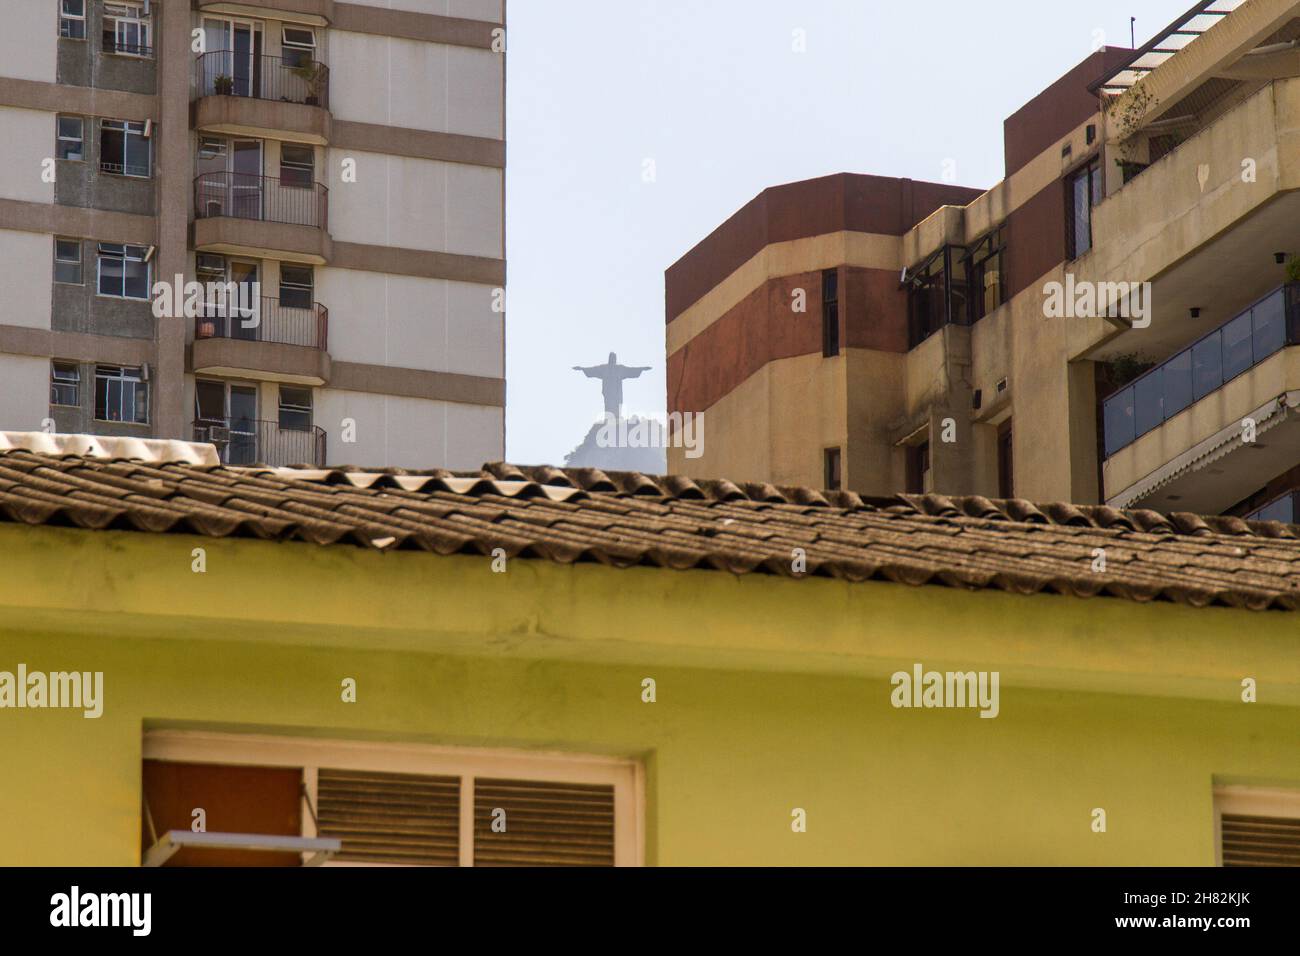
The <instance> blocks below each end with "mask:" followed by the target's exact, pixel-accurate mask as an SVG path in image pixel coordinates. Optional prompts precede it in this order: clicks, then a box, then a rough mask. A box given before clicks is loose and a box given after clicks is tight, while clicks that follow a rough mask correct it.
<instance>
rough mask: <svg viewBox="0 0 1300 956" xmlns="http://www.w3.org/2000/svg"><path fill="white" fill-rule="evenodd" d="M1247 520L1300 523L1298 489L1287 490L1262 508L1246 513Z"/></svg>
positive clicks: (1299, 495) (1299, 492)
mask: <svg viewBox="0 0 1300 956" xmlns="http://www.w3.org/2000/svg"><path fill="white" fill-rule="evenodd" d="M1246 520H1247V521H1281V522H1282V523H1283V524H1300V491H1288V492H1287V493H1286V494H1284V495H1283V496H1282V497H1280V498H1274V499H1273V500H1272V501H1270V502H1269V503H1268V504H1266V505H1264V507H1262V508H1256V509H1255V510H1254V511H1252V512H1251V513H1250V514H1248V515H1246Z"/></svg>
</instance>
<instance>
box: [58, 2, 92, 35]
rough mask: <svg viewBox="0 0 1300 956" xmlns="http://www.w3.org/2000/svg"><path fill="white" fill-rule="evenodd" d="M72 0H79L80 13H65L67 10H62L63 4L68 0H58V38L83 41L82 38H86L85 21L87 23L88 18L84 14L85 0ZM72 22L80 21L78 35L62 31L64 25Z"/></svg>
mask: <svg viewBox="0 0 1300 956" xmlns="http://www.w3.org/2000/svg"><path fill="white" fill-rule="evenodd" d="M73 2H79V3H80V4H81V13H80V14H76V13H67V12H66V11H65V10H64V6H65V5H66V4H67V3H68V0H59V39H60V40H83V41H84V40H85V39H86V23H87V20H88V18H87V16H86V3H87V0H73ZM72 23H80V24H81V35H80V36H74V35H73V34H72V33H69V32H64V27H65V25H67V24H72Z"/></svg>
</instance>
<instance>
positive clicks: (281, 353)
mask: <svg viewBox="0 0 1300 956" xmlns="http://www.w3.org/2000/svg"><path fill="white" fill-rule="evenodd" d="M189 365H190V370H191V371H194V372H206V373H209V374H220V375H230V374H238V375H244V376H247V377H250V378H259V379H267V380H271V381H292V382H298V383H301V384H304V385H307V384H310V385H324V384H326V383H327V382H329V379H330V357H329V353H328V352H325V351H322V350H321V349H314V348H309V347H307V346H302V345H283V344H281V343H279V342H257V341H251V340H248V339H228V338H219V337H214V338H208V339H195V340H194V344H193V345H192V346H191V347H190V363H189Z"/></svg>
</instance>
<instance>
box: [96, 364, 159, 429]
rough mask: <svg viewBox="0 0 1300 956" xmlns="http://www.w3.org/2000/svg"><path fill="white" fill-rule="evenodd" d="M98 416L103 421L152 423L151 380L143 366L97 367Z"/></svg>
mask: <svg viewBox="0 0 1300 956" xmlns="http://www.w3.org/2000/svg"><path fill="white" fill-rule="evenodd" d="M95 418H96V419H97V420H98V421H101V422H134V423H135V424H137V425H147V424H148V423H149V383H148V382H146V381H145V380H144V370H143V369H141V368H126V367H122V366H119V365H97V366H95Z"/></svg>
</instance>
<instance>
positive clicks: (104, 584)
mask: <svg viewBox="0 0 1300 956" xmlns="http://www.w3.org/2000/svg"><path fill="white" fill-rule="evenodd" d="M194 547H204V548H206V549H207V568H208V570H207V572H206V573H205V574H201V575H200V574H195V573H193V572H192V571H191V570H190V562H191V560H192V559H191V557H190V554H191V549H192V548H194ZM0 555H3V557H2V558H0V568H2V569H3V571H4V573H3V574H0V620H2V621H4V624H3V631H0V669H6V670H12V669H14V668H15V667H16V665H17V664H18V663H19V662H23V663H26V664H27V665H28V667H29V668H31V669H33V670H35V669H44V670H59V669H78V670H102V671H103V672H104V674H105V697H106V704H105V711H104V716H103V717H102V718H100V719H98V720H86V719H83V718H82V717H81V716H80V715H79V714H77V713H72V712H68V711H49V710H47V711H30V710H27V711H16V710H4V711H0V754H3V755H4V759H5V784H4V786H3V787H0V863H2V864H79V865H81V864H105V865H134V864H135V863H136V862H137V859H138V840H139V814H140V790H139V786H140V784H139V780H140V746H141V734H142V732H143V730H144V729H145V728H146V727H157V726H177V725H182V726H196V725H199V726H204V727H206V728H209V729H221V730H228V731H237V730H249V731H257V732H262V733H267V732H273V733H288V734H292V733H303V734H313V735H317V736H322V735H324V736H336V737H371V738H374V737H378V738H382V739H386V740H402V741H423V742H429V743H437V744H444V745H473V746H479V747H483V746H489V747H490V746H503V747H525V748H539V749H545V750H572V751H581V752H597V753H607V754H618V755H627V756H637V757H640V758H642V759H644V760H645V761H646V765H647V769H648V771H649V775H648V783H647V797H648V805H647V828H648V836H647V840H648V847H647V859H648V861H649V862H650V863H658V864H668V865H673V864H679V865H680V864H685V865H704V864H886V865H887V864H920V863H926V864H1116V865H1137V864H1165V865H1180V864H1189V865H1197V864H1207V865H1208V864H1211V863H1212V862H1213V860H1214V847H1213V830H1214V828H1213V818H1212V803H1211V787H1212V785H1213V783H1215V782H1216V781H1218V782H1234V783H1257V784H1261V785H1273V786H1293V787H1297V786H1300V737H1298V736H1297V734H1296V727H1297V714H1298V713H1300V711H1298V710H1297V708H1298V707H1300V655H1296V654H1295V637H1296V633H1297V632H1296V627H1297V625H1296V623H1295V616H1294V615H1291V614H1284V613H1281V612H1274V613H1268V614H1249V613H1247V612H1234V611H1226V610H1215V609H1204V610H1194V609H1189V608H1184V607H1181V606H1171V605H1168V604H1164V605H1139V604H1135V603H1132V602H1128V601H1122V600H1119V599H1094V600H1080V599H1074V598H1065V597H1056V596H1037V597H1013V596H1009V595H1004V594H1001V593H983V592H980V593H968V592H956V591H951V590H948V589H944V588H939V587H927V588H909V587H905V586H900V585H890V584H878V583H867V584H858V585H852V584H844V583H840V582H834V581H826V580H809V581H788V580H783V579H773V578H770V577H764V576H758V575H749V576H744V577H739V578H737V577H733V576H731V575H727V574H724V573H721V572H707V571H700V572H666V571H655V570H650V569H632V570H624V571H619V570H614V569H608V568H604V567H598V566H581V567H576V568H566V567H561V566H557V565H553V564H550V563H548V562H544V561H537V560H522V559H519V560H513V561H511V562H510V564H509V565H508V570H507V572H506V573H504V574H493V573H492V572H491V570H490V559H489V558H486V557H484V558H478V557H465V556H459V557H447V558H440V557H434V556H431V555H426V554H423V553H395V554H379V553H376V552H370V551H363V550H361V549H356V548H351V547H331V548H319V547H316V546H312V545H304V544H272V543H265V542H250V541H231V540H213V539H203V538H195V537H188V536H171V535H168V536H161V535H160V536H154V535H148V534H143V533H127V532H83V531H72V530H63V529H51V528H38V529H29V528H25V527H15V526H12V525H0ZM52 568H57V569H58V573H57V574H55V573H51V569H52ZM913 662H920V663H923V664H924V665H925V666H926V667H927V668H935V669H941V670H942V669H952V668H956V667H962V668H963V669H964V668H967V667H971V668H976V669H998V670H1000V671H1001V673H1002V674H1003V686H1002V690H1001V713H1000V715H999V716H998V717H997V718H996V719H993V720H986V719H980V718H979V717H978V716H977V715H976V713H975V712H974V711H970V710H960V711H958V710H929V711H926V710H896V709H894V708H893V707H892V706H891V705H890V703H889V693H890V687H889V684H888V682H887V681H888V675H889V674H890V673H891V672H892V671H894V670H896V669H899V668H907V667H910V665H911V663H913ZM1243 675H1253V676H1255V677H1257V678H1258V679H1259V681H1260V700H1261V701H1262V702H1261V703H1258V704H1244V703H1240V702H1239V700H1238V696H1237V695H1238V683H1239V679H1240V677H1241V676H1243ZM646 676H652V677H654V678H655V679H656V680H657V682H658V701H657V703H654V704H644V703H642V702H641V700H640V681H641V679H642V678H643V677H646ZM343 677H354V678H355V679H356V680H357V685H358V701H357V703H355V704H344V703H342V702H341V701H340V700H339V693H338V689H339V682H340V680H341V679H342V678H343ZM794 807H802V808H804V809H805V810H807V812H808V832H807V833H806V834H795V833H792V832H791V829H790V811H791V809H792V808H794ZM1094 807H1103V808H1105V809H1106V810H1107V813H1108V818H1109V828H1108V832H1107V833H1106V834H1095V833H1093V832H1092V831H1091V829H1090V821H1091V817H1090V813H1091V810H1092V809H1093V808H1094Z"/></svg>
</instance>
